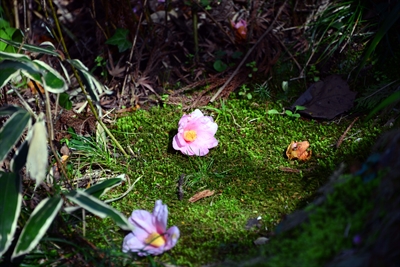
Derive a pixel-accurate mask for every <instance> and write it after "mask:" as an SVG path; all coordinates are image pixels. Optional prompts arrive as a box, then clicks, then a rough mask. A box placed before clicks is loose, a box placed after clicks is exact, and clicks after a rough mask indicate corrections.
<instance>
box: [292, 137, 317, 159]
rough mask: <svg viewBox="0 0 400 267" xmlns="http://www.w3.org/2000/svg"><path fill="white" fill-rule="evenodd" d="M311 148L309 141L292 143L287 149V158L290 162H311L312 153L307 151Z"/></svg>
mask: <svg viewBox="0 0 400 267" xmlns="http://www.w3.org/2000/svg"><path fill="white" fill-rule="evenodd" d="M309 147H310V143H309V142H308V141H303V142H295V141H292V142H291V143H290V145H289V146H288V148H287V149H286V156H287V157H288V159H289V160H295V159H298V160H303V161H306V160H309V159H310V158H311V154H312V151H311V150H307V149H308V148H309Z"/></svg>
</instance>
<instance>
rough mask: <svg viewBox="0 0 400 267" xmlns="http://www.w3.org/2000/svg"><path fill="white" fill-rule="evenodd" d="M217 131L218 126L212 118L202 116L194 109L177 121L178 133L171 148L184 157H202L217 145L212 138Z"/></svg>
mask: <svg viewBox="0 0 400 267" xmlns="http://www.w3.org/2000/svg"><path fill="white" fill-rule="evenodd" d="M217 130H218V125H217V124H216V123H215V122H214V120H213V118H212V117H210V116H204V115H203V113H202V112H201V111H200V110H198V109H196V110H195V111H193V112H192V113H191V114H185V115H183V116H182V118H181V119H180V120H179V127H178V133H177V134H176V135H175V136H174V138H173V140H172V146H173V148H174V149H175V150H180V151H181V152H182V153H183V154H185V155H189V156H193V155H197V156H204V155H206V154H207V153H208V152H209V149H210V148H213V147H216V146H217V145H218V140H217V139H215V137H214V135H215V133H216V132H217Z"/></svg>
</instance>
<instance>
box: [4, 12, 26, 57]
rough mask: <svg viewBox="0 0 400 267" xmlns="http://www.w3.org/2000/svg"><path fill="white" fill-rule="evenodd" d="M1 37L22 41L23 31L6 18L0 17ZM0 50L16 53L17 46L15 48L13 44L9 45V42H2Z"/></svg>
mask: <svg viewBox="0 0 400 267" xmlns="http://www.w3.org/2000/svg"><path fill="white" fill-rule="evenodd" d="M0 38H2V39H5V40H13V41H17V42H21V41H22V34H21V31H19V30H18V29H15V28H13V27H11V26H10V23H8V21H6V20H4V19H3V18H0ZM0 51H2V52H10V53H15V52H16V48H14V47H13V46H11V45H8V44H7V43H3V42H0Z"/></svg>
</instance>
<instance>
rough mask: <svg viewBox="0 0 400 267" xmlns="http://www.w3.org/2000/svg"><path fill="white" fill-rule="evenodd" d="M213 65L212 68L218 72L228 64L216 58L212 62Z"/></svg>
mask: <svg viewBox="0 0 400 267" xmlns="http://www.w3.org/2000/svg"><path fill="white" fill-rule="evenodd" d="M213 67H214V69H215V70H216V71H218V72H223V71H224V70H226V68H228V65H226V63H225V62H223V61H222V60H220V59H217V60H216V61H215V62H214V64H213Z"/></svg>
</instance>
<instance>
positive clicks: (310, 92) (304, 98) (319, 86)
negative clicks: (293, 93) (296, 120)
mask: <svg viewBox="0 0 400 267" xmlns="http://www.w3.org/2000/svg"><path fill="white" fill-rule="evenodd" d="M355 97H356V92H353V91H350V89H349V85H348V84H347V82H346V81H345V80H343V79H342V78H341V77H340V76H339V75H331V76H329V77H326V78H325V79H324V80H323V81H319V82H316V83H314V84H312V85H311V86H310V87H309V88H308V89H307V91H305V92H304V93H303V94H302V95H301V96H300V97H299V98H298V99H297V100H296V102H295V103H294V104H293V105H292V107H291V108H292V109H293V110H294V109H295V107H296V106H304V107H306V109H305V110H301V111H299V113H300V114H306V115H308V116H311V117H312V118H317V119H328V120H331V119H333V118H334V117H336V116H338V115H340V114H342V113H344V112H346V111H348V110H349V109H351V108H352V107H353V103H354V99H355Z"/></svg>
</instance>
